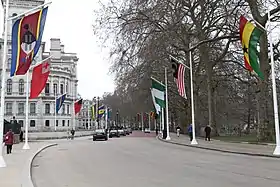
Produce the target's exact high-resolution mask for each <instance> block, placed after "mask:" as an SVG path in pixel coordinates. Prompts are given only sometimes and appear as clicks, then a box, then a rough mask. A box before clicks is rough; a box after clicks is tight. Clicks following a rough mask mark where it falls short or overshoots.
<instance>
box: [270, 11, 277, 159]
mask: <svg viewBox="0 0 280 187" xmlns="http://www.w3.org/2000/svg"><path fill="white" fill-rule="evenodd" d="M268 30H269V32H270V33H269V43H270V45H269V47H270V59H271V79H272V93H273V107H274V120H275V122H274V123H275V137H276V147H275V150H274V152H273V154H274V155H280V134H279V133H280V131H279V116H278V103H277V92H276V81H275V69H274V68H275V67H274V54H273V47H272V44H273V43H272V28H271V22H270V11H268Z"/></svg>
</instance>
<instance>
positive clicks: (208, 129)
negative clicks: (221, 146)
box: [204, 125, 211, 141]
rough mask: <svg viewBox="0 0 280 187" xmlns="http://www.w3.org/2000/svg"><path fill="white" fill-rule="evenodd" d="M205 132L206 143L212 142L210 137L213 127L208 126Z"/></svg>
mask: <svg viewBox="0 0 280 187" xmlns="http://www.w3.org/2000/svg"><path fill="white" fill-rule="evenodd" d="M204 132H205V141H207V140H208V141H210V135H211V127H210V126H209V125H207V126H206V127H205V129H204Z"/></svg>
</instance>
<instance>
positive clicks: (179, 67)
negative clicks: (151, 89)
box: [171, 57, 187, 98]
mask: <svg viewBox="0 0 280 187" xmlns="http://www.w3.org/2000/svg"><path fill="white" fill-rule="evenodd" d="M171 62H172V69H173V70H174V72H173V77H174V79H175V82H176V84H177V88H178V92H179V95H180V96H182V97H183V98H187V96H186V89H185V79H184V77H185V70H186V67H185V66H184V65H183V64H182V63H179V62H178V61H177V60H175V59H174V58H172V57H171Z"/></svg>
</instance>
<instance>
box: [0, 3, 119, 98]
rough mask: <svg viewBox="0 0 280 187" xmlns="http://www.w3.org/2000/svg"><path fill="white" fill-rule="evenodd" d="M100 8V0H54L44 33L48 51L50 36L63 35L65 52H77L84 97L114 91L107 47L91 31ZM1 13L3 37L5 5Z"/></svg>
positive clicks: (79, 76)
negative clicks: (96, 12) (100, 43)
mask: <svg viewBox="0 0 280 187" xmlns="http://www.w3.org/2000/svg"><path fill="white" fill-rule="evenodd" d="M97 8H98V0H79V1H73V0H52V4H51V5H50V6H49V11H48V16H47V21H46V25H45V31H44V35H43V40H44V41H46V42H47V50H48V51H49V46H50V45H49V44H50V38H60V39H61V42H62V44H64V45H65V52H73V53H77V54H78V57H79V62H78V79H79V83H78V93H80V94H81V96H82V97H83V98H85V99H92V98H93V97H94V96H102V95H103V93H104V92H112V91H113V90H114V83H113V77H112V76H111V75H109V74H108V71H109V63H108V49H102V48H101V47H99V46H98V44H97V37H95V36H94V35H93V31H92V23H93V20H94V14H93V10H94V9H97ZM0 12H1V16H0V17H1V20H0V25H1V28H0V33H1V36H2V30H3V19H2V18H3V17H2V16H3V10H2V7H1V10H0Z"/></svg>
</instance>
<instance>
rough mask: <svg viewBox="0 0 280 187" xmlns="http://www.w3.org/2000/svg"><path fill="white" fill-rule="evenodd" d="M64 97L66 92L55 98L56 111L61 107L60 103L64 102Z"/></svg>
mask: <svg viewBox="0 0 280 187" xmlns="http://www.w3.org/2000/svg"><path fill="white" fill-rule="evenodd" d="M65 98H66V93H65V94H63V95H61V96H60V97H58V98H57V99H56V107H55V109H56V113H58V111H59V109H60V108H61V106H62V104H63V103H64V100H65Z"/></svg>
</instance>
